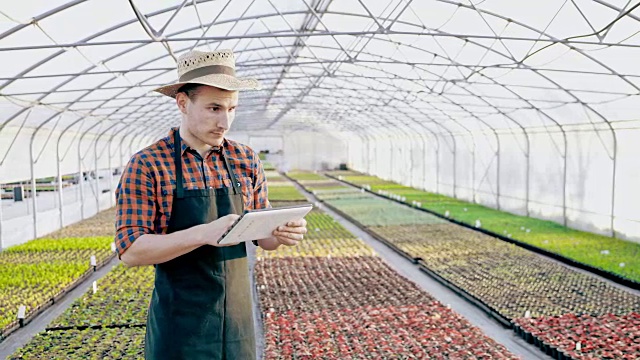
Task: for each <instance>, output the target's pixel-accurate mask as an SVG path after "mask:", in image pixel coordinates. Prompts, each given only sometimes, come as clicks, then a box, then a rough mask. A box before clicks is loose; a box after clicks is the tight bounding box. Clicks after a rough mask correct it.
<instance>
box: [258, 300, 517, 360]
mask: <svg viewBox="0 0 640 360" xmlns="http://www.w3.org/2000/svg"><path fill="white" fill-rule="evenodd" d="M264 326H265V328H266V329H267V330H268V331H265V358H266V359H316V358H318V359H387V358H394V359H395V358H399V359H517V357H515V356H513V355H512V354H510V353H509V352H508V351H507V349H505V348H504V347H503V346H502V345H500V344H498V343H496V342H495V341H493V340H491V339H489V338H487V337H486V336H485V335H483V334H482V333H481V332H480V331H479V330H478V329H477V328H475V327H472V326H470V325H469V323H468V322H467V321H466V320H464V319H462V318H461V317H460V316H459V315H457V314H455V313H453V312H452V311H451V310H450V309H448V308H446V307H444V306H443V305H442V304H439V303H434V304H430V305H429V306H418V305H405V306H386V307H373V306H366V307H361V308H355V309H335V310H328V309H327V310H319V311H314V312H300V311H295V310H290V311H285V312H283V313H279V312H275V311H271V312H268V313H267V314H266V316H265V319H264Z"/></svg>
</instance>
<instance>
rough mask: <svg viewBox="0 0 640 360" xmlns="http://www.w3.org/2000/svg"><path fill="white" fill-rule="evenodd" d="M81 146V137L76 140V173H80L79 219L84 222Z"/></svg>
mask: <svg viewBox="0 0 640 360" xmlns="http://www.w3.org/2000/svg"><path fill="white" fill-rule="evenodd" d="M81 144H82V137H80V140H78V172H79V173H80V180H79V182H78V184H79V185H80V219H82V220H84V174H83V173H82V154H81V153H80V148H81V146H80V145H81Z"/></svg>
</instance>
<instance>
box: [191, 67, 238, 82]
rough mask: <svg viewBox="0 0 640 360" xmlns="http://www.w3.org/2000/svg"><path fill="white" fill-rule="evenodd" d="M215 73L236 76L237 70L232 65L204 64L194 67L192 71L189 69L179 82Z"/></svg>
mask: <svg viewBox="0 0 640 360" xmlns="http://www.w3.org/2000/svg"><path fill="white" fill-rule="evenodd" d="M213 74H225V75H231V76H236V70H235V69H234V68H232V67H230V66H225V65H209V66H203V67H199V68H197V69H193V70H191V71H187V72H186V73H184V74H183V75H182V76H180V79H178V81H179V82H185V81H191V80H193V79H195V78H199V77H203V76H207V75H213Z"/></svg>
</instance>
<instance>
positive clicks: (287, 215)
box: [218, 204, 313, 244]
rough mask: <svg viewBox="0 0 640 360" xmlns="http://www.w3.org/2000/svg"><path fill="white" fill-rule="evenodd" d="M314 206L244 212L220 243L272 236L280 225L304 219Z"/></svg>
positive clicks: (233, 242) (232, 242) (306, 205)
mask: <svg viewBox="0 0 640 360" xmlns="http://www.w3.org/2000/svg"><path fill="white" fill-rule="evenodd" d="M312 208H313V205H312V204H305V205H298V206H287V207H279V208H272V209H260V210H253V211H249V212H247V213H244V214H242V215H241V216H240V218H238V220H236V222H235V223H234V224H233V225H231V227H230V228H229V230H227V232H226V233H225V234H223V235H222V237H221V238H220V240H218V244H235V243H239V242H243V241H251V240H258V239H264V238H268V237H270V236H272V235H273V234H272V233H273V231H274V230H275V229H276V228H278V226H281V225H285V224H286V223H288V222H289V221H294V220H298V219H302V218H303V217H304V216H305V215H307V214H308V213H309V211H311V209H312Z"/></svg>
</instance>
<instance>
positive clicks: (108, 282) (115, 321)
mask: <svg viewBox="0 0 640 360" xmlns="http://www.w3.org/2000/svg"><path fill="white" fill-rule="evenodd" d="M154 276H155V270H154V267H153V266H142V267H133V268H129V267H126V266H124V265H118V266H116V267H115V268H114V269H113V270H111V271H110V272H109V273H108V274H107V275H106V276H105V277H103V278H101V279H99V280H98V281H96V285H97V292H96V293H93V290H92V288H90V289H89V291H87V292H86V293H85V294H84V295H83V296H82V297H80V298H78V299H77V300H76V301H75V302H74V303H73V304H71V306H70V307H69V308H67V310H65V312H64V313H63V314H62V315H60V316H59V317H58V318H56V319H55V320H53V321H52V322H51V323H50V324H49V325H48V326H47V328H48V329H59V328H70V327H80V328H81V327H87V326H111V325H118V326H126V325H135V324H145V323H146V319H147V310H148V308H149V302H150V300H151V293H152V291H153V281H154Z"/></svg>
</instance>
